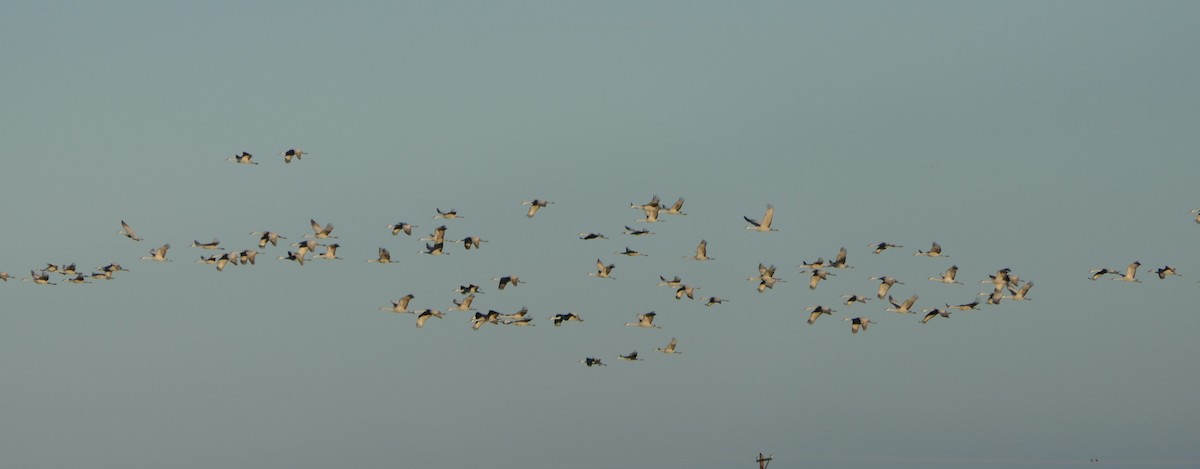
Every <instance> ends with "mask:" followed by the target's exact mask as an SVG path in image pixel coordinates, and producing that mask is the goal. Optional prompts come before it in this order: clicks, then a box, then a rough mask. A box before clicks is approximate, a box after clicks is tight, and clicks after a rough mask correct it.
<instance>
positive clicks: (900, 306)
mask: <svg viewBox="0 0 1200 469" xmlns="http://www.w3.org/2000/svg"><path fill="white" fill-rule="evenodd" d="M917 298H918V297H917V295H913V296H910V297H908V299H907V300H904V303H897V302H896V300H895V299H893V298H892V295H888V303H891V304H892V307H891V308H888V309H885V310H884V311H888V312H891V313H906V314H916V311H913V310H912V306H913V303H916V302H917Z"/></svg>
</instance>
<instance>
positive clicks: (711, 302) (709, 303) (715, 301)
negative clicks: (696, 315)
mask: <svg viewBox="0 0 1200 469" xmlns="http://www.w3.org/2000/svg"><path fill="white" fill-rule="evenodd" d="M726 301H729V300H726V299H724V298H718V297H715V296H710V297H708V299H706V300H704V306H712V305H719V304H722V303H725V302H726Z"/></svg>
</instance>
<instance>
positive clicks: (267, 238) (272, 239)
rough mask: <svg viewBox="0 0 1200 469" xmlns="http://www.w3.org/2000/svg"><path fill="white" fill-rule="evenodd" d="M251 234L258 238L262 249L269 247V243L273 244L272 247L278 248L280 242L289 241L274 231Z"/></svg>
mask: <svg viewBox="0 0 1200 469" xmlns="http://www.w3.org/2000/svg"><path fill="white" fill-rule="evenodd" d="M250 234H251V235H255V236H258V247H260V248H265V247H267V243H271V245H272V246H278V245H279V240H281V239H287V238H285V237H283V236H279V233H276V232H274V231H255V232H253V233H250Z"/></svg>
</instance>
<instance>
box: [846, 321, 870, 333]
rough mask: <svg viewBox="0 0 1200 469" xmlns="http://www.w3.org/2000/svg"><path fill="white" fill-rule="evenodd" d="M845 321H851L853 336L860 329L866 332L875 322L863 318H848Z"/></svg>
mask: <svg viewBox="0 0 1200 469" xmlns="http://www.w3.org/2000/svg"><path fill="white" fill-rule="evenodd" d="M843 321H850V333H851V334H857V333H858V330H859V329H862V330H864V331H865V330H867V326H868V325H870V324H872V323H874V322H875V321H872V320H870V319H868V318H863V317H856V318H846V319H843Z"/></svg>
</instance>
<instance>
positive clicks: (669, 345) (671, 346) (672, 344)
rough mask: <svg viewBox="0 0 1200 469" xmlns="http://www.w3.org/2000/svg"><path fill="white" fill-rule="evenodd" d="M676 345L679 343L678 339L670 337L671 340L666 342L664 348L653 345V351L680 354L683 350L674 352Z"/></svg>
mask: <svg viewBox="0 0 1200 469" xmlns="http://www.w3.org/2000/svg"><path fill="white" fill-rule="evenodd" d="M677 345H679V341H678V340H676V339H675V338H674V337H672V338H671V341H670V342H668V343H667V346H666V348H657V347H655V348H654V351H655V352H662V353H666V354H676V353H678V354H682V353H683V352H676V351H675V346H677Z"/></svg>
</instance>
